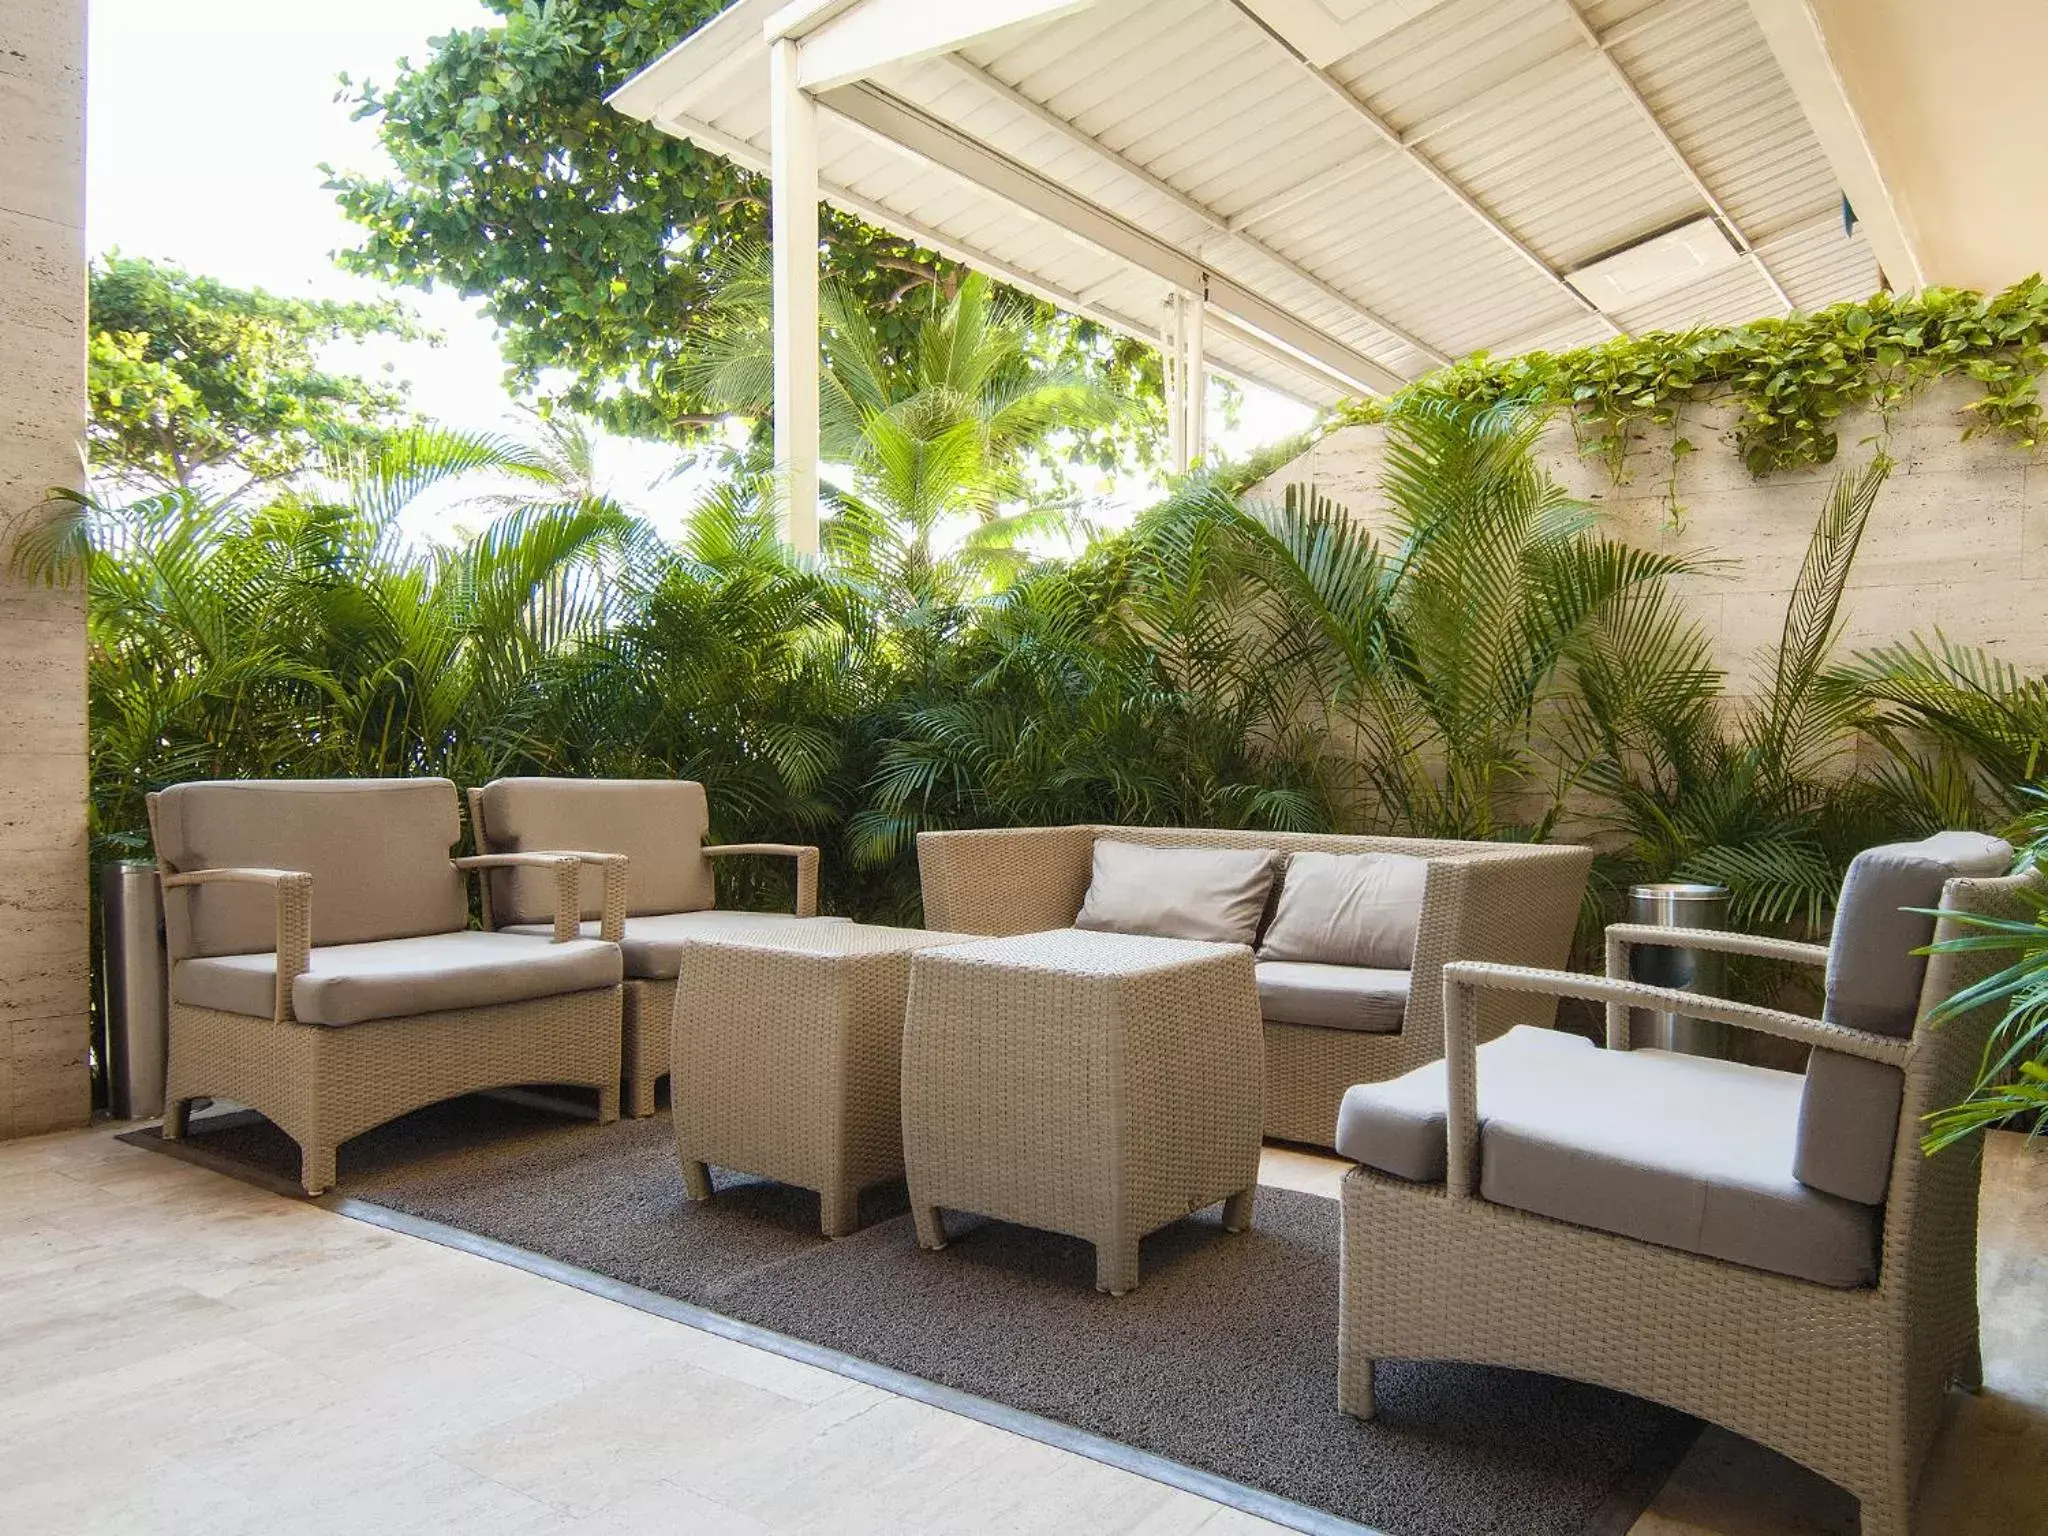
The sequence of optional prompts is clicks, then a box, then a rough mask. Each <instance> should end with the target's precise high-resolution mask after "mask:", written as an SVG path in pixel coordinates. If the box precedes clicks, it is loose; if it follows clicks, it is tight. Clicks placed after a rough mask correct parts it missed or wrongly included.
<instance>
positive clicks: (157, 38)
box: [87, 0, 1309, 522]
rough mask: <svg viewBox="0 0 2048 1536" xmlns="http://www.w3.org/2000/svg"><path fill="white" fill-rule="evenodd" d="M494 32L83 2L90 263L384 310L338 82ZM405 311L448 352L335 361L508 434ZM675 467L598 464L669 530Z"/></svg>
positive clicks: (354, 14) (1274, 401)
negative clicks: (375, 372)
mask: <svg viewBox="0 0 2048 1536" xmlns="http://www.w3.org/2000/svg"><path fill="white" fill-rule="evenodd" d="M490 19H491V17H490V15H489V13H488V12H486V11H485V10H484V9H483V8H482V6H480V5H479V4H477V3H476V0H342V3H339V4H336V3H333V0H320V3H314V0H174V3H167V0H93V6H92V35H91V53H90V61H89V68H88V72H87V84H88V91H89V95H90V111H91V122H90V140H89V144H90V151H89V153H90V162H89V178H88V215H87V219H88V226H89V229H88V234H89V238H90V240H91V243H92V248H93V249H94V250H95V251H105V250H108V249H110V248H113V247H116V246H118V247H119V248H120V249H121V250H122V251H124V252H126V253H127V254H129V255H132V256H152V257H158V258H163V259H169V260H172V261H176V262H178V263H180V264H182V265H184V266H185V267H187V268H189V269H191V270H193V271H195V272H203V273H206V274H208V275H210V276H213V277H217V278H220V279H222V280H223V281H226V282H229V283H233V284H236V285H237V286H242V287H251V286H253V287H262V288H268V289H270V290H271V291H272V292H275V293H281V294H289V295H294V296H298V297H303V298H353V297H362V298H368V297H375V296H378V294H379V293H380V292H381V290H380V289H379V288H378V286H377V285H375V284H372V283H369V282H366V281H364V280H361V279H358V278H353V277H350V276H348V275H346V274H344V273H343V272H341V271H340V270H338V269H337V268H336V267H335V266H334V264H333V261H332V259H331V257H332V253H333V252H334V251H335V250H337V249H339V248H341V247H343V246H348V245H353V244H355V243H356V233H357V232H356V230H355V227H354V226H353V225H352V224H350V223H349V222H348V220H346V219H345V218H343V217H342V215H341V212H340V210H339V209H338V208H337V207H336V206H335V203H334V199H333V197H332V195H331V194H329V193H328V192H326V191H324V190H323V189H322V187H321V181H322V177H321V174H320V171H319V169H318V167H319V166H320V164H321V163H322V162H326V163H329V164H333V165H336V166H346V167H350V168H353V169H358V170H375V169H379V168H381V167H382V166H383V165H385V164H386V162H385V161H384V158H383V153H382V151H381V150H380V149H379V147H378V145H377V142H376V137H375V134H374V132H373V129H372V125H371V124H369V123H357V122H351V121H350V120H349V112H348V108H347V107H346V106H345V105H344V104H342V103H341V102H339V101H337V100H336V99H335V96H336V93H337V84H336V76H337V75H339V74H341V73H343V72H344V71H345V72H347V73H348V74H349V75H351V76H352V77H354V78H355V79H357V80H361V79H363V78H365V77H368V78H371V79H374V80H377V81H379V82H388V81H389V80H390V79H391V77H392V74H393V72H394V66H395V64H396V61H397V60H399V59H400V58H402V57H405V56H408V55H410V56H411V57H413V58H415V59H418V58H422V57H424V56H425V54H426V53H427V51H428V50H427V40H428V39H429V38H430V37H433V36H437V35H439V34H441V33H444V32H448V31H451V30H454V29H456V28H460V27H468V26H474V25H478V24H480V23H484V22H487V21H489V20H490ZM398 297H399V298H401V299H402V300H403V301H404V302H405V303H407V304H409V305H411V306H412V307H413V308H414V309H416V310H417V311H418V312H419V314H420V316H421V318H422V319H423V320H424V321H425V322H426V324H427V325H429V326H430V327H432V328H433V329H435V330H438V331H440V332H441V333H443V337H444V340H443V342H442V344H441V345H440V346H438V347H428V346H425V345H423V344H408V345H403V346H386V347H384V348H382V349H381V350H379V351H378V352H376V353H375V354H374V355H373V356H372V357H371V358H369V359H365V358H363V356H362V353H361V352H360V351H359V350H357V351H356V352H355V358H354V360H353V361H349V360H348V359H346V358H345V357H342V356H337V357H336V358H335V362H336V363H337V364H341V363H347V365H348V366H354V367H358V368H362V367H365V364H366V363H368V364H369V365H371V366H376V365H384V364H388V365H389V366H390V367H391V368H392V370H393V371H394V372H395V374H396V375H397V377H399V378H401V379H403V380H405V381H406V382H407V383H408V384H409V385H410V386H411V396H412V400H413V403H414V405H415V406H416V407H417V408H418V409H419V410H421V411H422V412H424V413H425V414H427V415H430V416H433V417H436V418H438V419H440V420H442V421H445V422H449V423H451V424H453V425H457V426H462V427H469V428H475V429H492V430H512V431H517V430H518V429H519V425H520V423H519V419H518V418H517V416H516V415H515V414H513V413H512V407H511V402H510V401H509V399H508V397H507V396H506V394H505V392H504V389H503V386H502V384H501V382H500V379H501V374H502V364H501V362H500V359H499V356H498V350H497V345H496V341H495V339H494V335H493V330H492V327H491V325H490V324H489V322H488V321H486V320H484V319H483V318H482V317H481V316H480V315H478V314H476V313H475V312H474V311H473V310H472V309H471V308H470V307H469V306H467V305H466V304H464V303H463V302H462V301H461V300H460V299H459V298H457V297H455V296H454V295H452V294H448V293H433V294H422V293H418V292H416V291H413V290H405V291H404V292H402V293H400V294H399V295H398ZM352 350H354V349H352ZM1246 395H1247V398H1246V400H1245V402H1244V408H1243V413H1242V420H1241V422H1240V424H1239V427H1238V428H1237V430H1235V431H1232V432H1227V433H1221V434H1220V446H1221V447H1223V448H1224V449H1225V450H1226V451H1230V452H1242V451H1243V450H1245V449H1247V448H1250V447H1253V446H1256V445H1257V444H1259V443H1261V442H1266V441H1270V440H1271V439H1273V438H1276V437H1279V436H1281V435H1283V434H1285V433H1287V432H1291V431H1294V430H1297V429H1298V428H1299V427H1301V426H1302V425H1304V424H1305V423H1306V422H1307V420H1308V416H1309V413H1308V412H1307V410H1306V409H1304V408H1303V407H1300V406H1297V405H1295V404H1294V403H1293V402H1291V401H1288V400H1284V399H1281V398H1280V397H1278V396H1274V395H1269V394H1266V393H1265V392H1264V391H1252V390H1247V392H1246ZM1215 425H1216V426H1220V425H1221V424H1220V422H1219V423H1216V424H1215ZM674 457H675V455H674V453H673V451H672V450H670V449H667V448H663V447H659V446H657V445H653V444H646V443H634V442H621V441H616V440H615V441H613V442H611V443H609V444H607V453H606V456H605V460H604V464H605V467H606V471H607V474H608V477H609V478H610V480H611V481H612V489H613V490H614V493H615V494H619V495H620V496H621V498H622V499H623V500H626V501H628V502H629V503H633V504H636V505H639V506H640V507H641V508H642V509H643V510H648V511H652V512H654V513H656V514H657V516H659V519H660V520H661V521H663V522H667V521H669V517H668V516H661V514H671V515H673V513H674V511H675V510H677V509H676V508H675V505H674V504H675V503H676V502H677V501H678V500H679V499H683V500H686V499H687V497H688V495H689V490H688V488H687V486H677V485H675V484H673V483H671V485H670V486H668V487H667V488H666V489H664V490H663V491H660V492H656V493H653V494H652V495H651V496H650V495H649V494H648V493H647V492H646V491H645V490H644V487H645V486H646V485H647V484H648V482H650V481H651V480H653V479H654V478H655V477H656V476H657V475H659V474H660V473H661V472H662V471H664V470H665V469H667V468H668V467H669V466H670V465H671V464H672V463H673V462H674ZM1142 494H1143V493H1142V490H1141V488H1139V487H1135V486H1133V487H1129V488H1125V495H1135V496H1137V497H1139V498H1142ZM1119 499H1122V497H1120V498H1119ZM654 503H667V505H654Z"/></svg>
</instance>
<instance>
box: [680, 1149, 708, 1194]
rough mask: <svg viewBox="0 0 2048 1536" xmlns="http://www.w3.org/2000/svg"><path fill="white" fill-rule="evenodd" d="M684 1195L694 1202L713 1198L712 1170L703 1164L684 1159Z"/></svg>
mask: <svg viewBox="0 0 2048 1536" xmlns="http://www.w3.org/2000/svg"><path fill="white" fill-rule="evenodd" d="M683 1193H684V1194H685V1195H687V1196H689V1197H690V1199H692V1200H709V1199H710V1198H711V1169H710V1168H709V1167H708V1166H706V1165H705V1164H703V1163H696V1162H692V1161H690V1159H688V1158H684V1159H683Z"/></svg>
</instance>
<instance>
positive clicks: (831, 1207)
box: [818, 1187, 860, 1237]
mask: <svg viewBox="0 0 2048 1536" xmlns="http://www.w3.org/2000/svg"><path fill="white" fill-rule="evenodd" d="M859 1225H860V1191H859V1190H858V1189H854V1188H851V1187H841V1188H838V1189H821V1190H819V1191H818V1230H819V1231H821V1232H823V1233H824V1234H825V1235H826V1236H827V1237H849V1236H851V1235H852V1234H853V1231H854V1229H855V1228H857V1227H858V1226H859Z"/></svg>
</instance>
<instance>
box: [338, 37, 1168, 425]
mask: <svg viewBox="0 0 2048 1536" xmlns="http://www.w3.org/2000/svg"><path fill="white" fill-rule="evenodd" d="M486 3H487V4H488V5H489V7H490V8H491V9H492V10H493V11H495V12H497V13H498V14H499V15H500V16H501V17H502V18H503V20H502V21H501V22H500V23H498V24H496V25H492V26H482V27H474V28H471V29H469V30H467V31H462V32H453V33H450V34H448V35H447V36H445V37H440V38H437V39H435V40H434V42H433V45H432V52H431V54H430V55H429V57H428V58H427V59H426V60H425V61H424V62H423V63H420V64H418V65H412V64H409V63H401V64H400V66H399V68H398V72H397V75H396V76H395V78H394V79H393V81H392V82H391V84H389V85H378V84H373V83H357V82H349V81H346V80H345V81H344V85H345V87H346V88H347V89H348V91H349V92H350V95H351V99H352V100H353V102H354V103H355V109H356V114H357V116H358V117H362V118H368V119H372V120H374V121H375V122H376V124H377V128H378V133H379V136H380V138H381V140H382V143H383V146H384V148H385V150H386V151H387V152H388V153H389V154H390V156H391V158H392V160H393V162H394V163H395V165H396V167H397V173H396V174H395V175H394V176H391V177H388V178H386V177H383V176H371V175H361V174H354V173H349V172H343V171H335V170H333V169H332V168H330V170H329V178H330V180H329V184H330V186H331V187H332V188H333V189H334V191H335V193H336V196H337V197H338V199H339V201H340V203H341V206H342V208H343V209H344V210H345V211H346V212H347V214H348V215H349V217H350V218H352V219H354V220H355V221H356V222H357V223H358V224H360V225H362V227H363V229H364V231H365V240H364V243H363V245H362V247H361V249H359V250H356V251H348V252H343V253H342V257H341V259H342V262H343V265H344V266H346V267H348V268H350V269H351V270H353V271H357V272H361V273H366V274H369V275H371V276H374V277H378V278H381V279H384V280H386V281H390V282H394V283H401V284H411V285H415V286H421V287H425V286H428V285H432V284H445V285H447V286H449V287H452V288H454V289H456V290H457V291H459V292H460V293H462V294H463V295H464V296H465V297H468V298H473V299H478V300H481V301H482V303H483V306H484V309H485V311H486V312H487V313H488V314H489V315H490V317H491V318H492V320H494V321H495V322H496V323H497V324H498V326H499V327H500V329H501V331H502V332H503V336H504V348H505V356H506V360H507V362H508V363H509V365H510V369H511V379H512V383H513V386H514V387H515V389H517V390H519V391H520V392H522V393H539V392H542V391H543V390H544V388H552V387H553V386H552V385H551V384H550V383H549V380H550V379H551V378H552V377H553V374H554V371H556V370H565V371H566V374H567V376H568V383H567V384H566V386H563V387H561V388H560V389H559V390H558V391H557V392H556V393H557V397H558V398H559V399H560V401H561V402H562V403H565V404H567V405H569V406H571V407H573V408H574V409H576V410H579V411H582V412H585V413H587V414H589V415H592V416H595V417H596V418H598V419H599V420H601V421H602V422H603V423H604V424H605V425H606V426H608V427H610V428H611V429H613V430H614V431H618V432H623V433H628V434H634V435H639V436H646V437H654V438H667V439H671V440H674V441H678V442H689V441H692V440H693V438H694V436H695V434H696V433H697V431H698V429H700V428H702V427H703V426H705V425H707V424H709V422H710V421H712V420H714V419H715V418H716V417H717V415H718V413H719V411H720V406H719V404H718V402H717V401H714V400H708V399H707V398H706V397H705V396H704V394H703V392H702V391H701V390H700V389H699V387H698V383H699V380H698V376H697V375H696V373H695V372H694V371H693V370H692V369H691V368H690V367H689V366H688V362H687V359H686V355H685V353H686V348H687V346H688V338H690V337H691V336H693V335H694V334H695V333H696V332H697V330H698V328H699V327H700V325H701V324H702V323H703V321H704V320H705V318H706V316H707V313H708V311H709V309H710V307H711V306H712V305H713V304H714V303H715V301H716V298H717V295H718V292H719V288H720V284H721V282H722V281H723V279H724V277H725V275H726V274H727V273H728V272H729V271H730V269H731V267H732V265H733V262H734V260H735V258H736V257H738V256H740V255H742V254H743V253H744V252H745V251H746V250H747V249H749V248H752V247H758V246H759V245H760V244H761V243H762V242H763V241H764V240H765V239H766V238H767V233H768V215H767V198H768V193H767V183H766V182H765V180H764V179H763V178H761V177H759V176H757V175H754V174H753V173H752V172H749V171H746V170H742V169H741V168H740V167H738V166H735V165H733V164H732V163H731V162H730V161H728V160H725V159H722V158H721V157H719V156H717V155H712V154H708V153H706V152H705V151H703V150H701V149H699V148H697V147H696V146H695V145H693V144H690V143H687V142H685V141H684V140H681V139H677V138H673V137H671V136H670V135H668V134H665V133H662V132H661V131H660V130H658V129H655V128H652V127H649V126H648V125H646V124H644V123H640V122H636V121H634V120H633V119H631V118H628V117H626V116H624V115H623V114H621V113H619V112H616V111H614V110H612V109H611V108H610V107H607V106H606V105H605V104H604V98H605V95H606V94H607V93H608V92H609V91H611V90H612V89H613V88H615V87H616V86H618V85H619V84H621V83H622V82H623V81H625V80H626V78H627V77H628V76H630V75H631V74H633V72H634V71H636V70H637V69H639V68H640V67H641V66H643V65H645V64H648V63H650V62H652V61H653V60H654V59H655V58H657V57H659V56H660V54H661V53H662V52H664V51H665V50H666V49H668V48H669V47H670V46H672V45H673V44H674V43H675V42H677V41H678V40H679V39H681V38H682V37H684V36H686V35H687V34H688V33H690V32H691V31H693V30H694V29H695V28H697V27H698V26H700V25H702V24H703V23H704V22H705V21H707V20H709V19H710V18H711V17H712V16H715V15H716V14H717V13H718V12H719V11H720V10H722V9H724V3H723V0H486ZM821 233H822V255H821V261H822V263H823V274H824V277H825V279H826V280H827V281H829V282H832V283H835V284H837V285H838V286H839V287H841V288H842V289H844V290H845V291H847V292H848V293H849V294H851V295H852V296H853V298H854V300H855V301H856V302H857V303H858V304H859V305H860V306H861V307H862V308H863V309H865V310H866V311H868V312H869V313H870V315H871V317H872V319H871V323H872V326H873V329H874V332H875V336H876V340H877V343H878V346H879V348H880V356H881V357H882V359H883V360H884V361H885V363H887V364H889V365H891V366H896V365H899V364H900V365H902V366H908V356H907V351H906V349H907V348H909V347H910V345H911V344H912V342H913V341H914V338H915V336H916V333H917V327H918V322H919V317H920V315H921V313H922V310H921V309H918V308H911V307H906V301H907V300H909V299H910V298H911V297H913V296H914V295H918V294H920V293H922V292H924V291H925V290H928V289H933V288H936V289H938V290H940V292H941V293H942V294H943V295H944V296H946V297H950V296H951V295H952V293H953V292H954V290H955V288H956V287H957V285H958V283H959V281H960V278H961V269H960V268H959V267H957V266H956V265H954V264H953V263H951V262H948V261H945V260H944V259H942V258H940V257H938V256H936V255H934V254H933V253H931V252H929V251H925V250H921V249H919V248H917V247H916V246H914V245H911V244H909V243H908V242H906V241H903V240H900V239H897V238H896V237H895V236H892V235H888V234H885V233H882V232H881V231H878V230H875V229H873V228H871V227H869V226H867V225H864V224H862V223H860V222H859V221H857V220H855V219H852V218H850V217H848V216H846V215H844V214H842V213H839V212H838V211H836V210H834V209H832V208H830V207H827V208H825V209H823V210H822V225H821ZM1030 331H1031V341H1032V345H1033V348H1034V350H1035V351H1036V352H1037V353H1039V354H1040V355H1041V356H1042V357H1043V358H1045V359H1046V360H1047V361H1048V362H1051V363H1055V364H1061V365H1068V366H1082V367H1086V368H1089V369H1091V370H1093V371H1095V372H1096V373H1097V374H1098V375H1100V376H1103V377H1107V378H1109V379H1112V380H1113V381H1115V382H1116V383H1117V384H1118V385H1119V387H1120V388H1121V389H1122V391H1123V392H1124V393H1126V394H1129V395H1135V396H1137V397H1140V398H1142V399H1145V400H1147V401H1150V402H1153V403H1154V405H1155V409H1154V410H1153V411H1152V412H1151V413H1149V414H1143V415H1137V416H1131V417H1128V418H1124V419H1121V420H1119V422H1117V423H1113V424H1110V425H1109V426H1108V427H1105V428H1104V429H1103V430H1099V431H1096V432H1093V433H1083V434H1080V435H1079V440H1078V442H1077V444H1076V445H1075V448H1074V451H1075V452H1077V453H1080V454H1083V455H1085V456H1087V457H1089V458H1091V459H1092V460H1093V461H1094V462H1097V463H1100V464H1103V465H1105V466H1107V465H1110V464H1113V463H1116V462H1118V461H1119V460H1120V459H1121V458H1122V457H1123V456H1125V455H1126V454H1128V455H1131V456H1134V457H1136V458H1139V459H1141V460H1147V461H1149V456H1150V454H1151V451H1152V448H1153V444H1154V440H1155V438H1156V435H1157V426H1158V420H1159V413H1158V411H1157V410H1156V402H1157V400H1158V397H1159V375H1158V363H1157V360H1156V357H1155V356H1154V354H1153V352H1152V351H1151V349H1150V348H1149V347H1146V346H1143V345H1142V344H1139V343H1137V342H1133V341H1130V340H1128V339H1126V338H1122V337H1118V336H1115V335H1113V334H1112V333H1109V332H1106V331H1104V330H1103V329H1102V328H1101V327H1099V326H1096V325H1094V324H1092V323H1090V322H1086V321H1080V320H1075V319H1073V318H1071V317H1068V316H1063V315H1060V314H1058V313H1057V312H1056V311H1054V310H1053V309H1051V308H1050V307H1049V306H1046V305H1042V304H1036V303H1035V302H1034V303H1033V304H1032V306H1031V308H1030Z"/></svg>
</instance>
